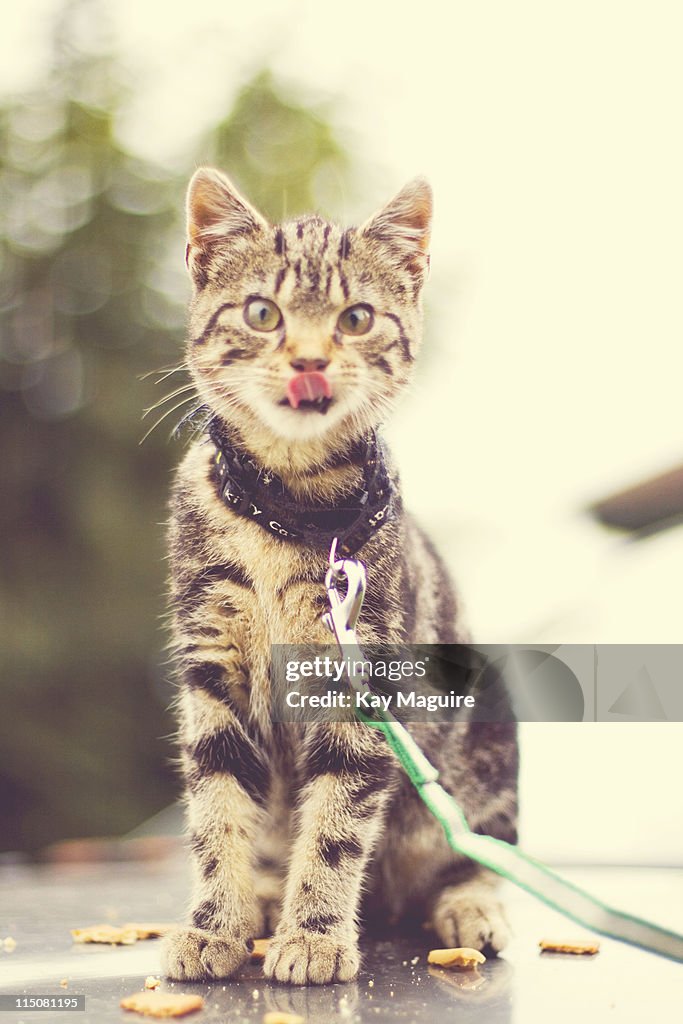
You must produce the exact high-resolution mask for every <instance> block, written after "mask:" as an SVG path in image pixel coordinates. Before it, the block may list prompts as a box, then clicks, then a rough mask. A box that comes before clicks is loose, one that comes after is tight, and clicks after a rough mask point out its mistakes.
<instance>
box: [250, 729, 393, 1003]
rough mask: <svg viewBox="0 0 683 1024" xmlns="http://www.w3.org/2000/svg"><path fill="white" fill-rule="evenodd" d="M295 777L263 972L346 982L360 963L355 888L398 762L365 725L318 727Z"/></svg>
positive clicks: (279, 977) (300, 980) (293, 979)
mask: <svg viewBox="0 0 683 1024" xmlns="http://www.w3.org/2000/svg"><path fill="white" fill-rule="evenodd" d="M300 773H301V782H302V791H301V800H300V805H299V809H298V834H297V836H296V838H295V841H294V845H293V849H292V854H291V859H290V867H289V875H288V878H287V887H286V891H285V899H284V908H283V914H282V919H281V922H280V925H279V927H278V930H277V932H276V934H275V938H274V939H273V941H272V942H271V944H270V947H269V949H268V953H267V954H266V960H265V965H264V971H265V974H266V977H268V978H273V979H274V980H276V981H281V982H290V983H292V984H295V985H304V984H326V983H328V982H334V981H349V980H350V979H351V978H353V977H355V975H356V973H357V971H358V966H359V953H358V925H357V921H356V915H357V910H358V902H359V897H360V892H361V887H362V884H363V880H364V874H365V870H366V867H367V864H368V859H369V857H370V854H371V852H372V850H373V847H374V846H375V844H376V842H377V839H378V838H379V835H380V832H381V829H382V825H383V819H384V812H385V810H386V806H387V802H388V800H389V799H390V795H391V792H392V789H393V784H394V780H395V777H396V773H397V765H396V762H395V760H394V758H393V755H392V754H391V753H390V751H389V749H388V748H387V746H386V743H385V741H384V738H383V737H382V736H381V735H379V734H378V733H377V731H376V730H374V729H373V728H371V727H370V726H365V725H362V724H360V723H355V724H352V725H344V726H333V725H324V726H318V727H316V728H315V730H313V731H312V732H311V733H310V734H309V736H308V737H307V742H306V744H305V747H304V750H303V751H302V755H301V760H300Z"/></svg>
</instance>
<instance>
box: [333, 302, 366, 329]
mask: <svg viewBox="0 0 683 1024" xmlns="http://www.w3.org/2000/svg"><path fill="white" fill-rule="evenodd" d="M374 319H375V318H374V315H373V312H372V306H366V305H365V303H364V302H361V303H359V304H358V305H357V306H349V308H348V309H345V310H344V312H343V313H342V314H341V316H340V317H339V320H338V321H337V326H338V327H339V330H340V331H341V332H342V334H355V335H357V334H367V333H368V331H369V330H370V328H371V327H372V324H373V321H374Z"/></svg>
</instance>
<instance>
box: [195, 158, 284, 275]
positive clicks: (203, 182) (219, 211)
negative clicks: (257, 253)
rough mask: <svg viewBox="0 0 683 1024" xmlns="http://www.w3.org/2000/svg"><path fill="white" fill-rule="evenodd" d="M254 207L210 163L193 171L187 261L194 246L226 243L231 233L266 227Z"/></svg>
mask: <svg viewBox="0 0 683 1024" xmlns="http://www.w3.org/2000/svg"><path fill="white" fill-rule="evenodd" d="M267 227H268V224H267V221H266V220H265V219H264V218H263V217H262V216H261V214H260V213H259V212H258V210H255V209H254V207H253V206H252V205H251V204H250V203H248V202H247V200H246V199H245V198H244V197H243V196H241V195H240V193H239V192H238V191H237V189H236V188H235V186H234V185H233V183H232V182H231V181H230V179H229V178H227V177H226V176H225V175H224V174H222V173H221V172H220V171H217V170H215V168H213V167H200V168H199V170H198V171H195V173H194V175H193V176H192V180H191V181H190V184H189V187H188V189H187V242H188V244H187V253H186V258H187V263H188V266H189V267H190V269H192V266H191V262H190V257H191V255H192V253H193V251H195V250H204V251H206V250H209V249H211V248H212V247H213V246H218V245H225V244H229V243H230V239H231V236H232V237H234V236H236V235H243V234H247V233H250V232H252V231H261V230H262V229H264V228H267Z"/></svg>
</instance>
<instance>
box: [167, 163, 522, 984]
mask: <svg viewBox="0 0 683 1024" xmlns="http://www.w3.org/2000/svg"><path fill="white" fill-rule="evenodd" d="M187 212H188V244H187V264H188V267H189V271H190V276H191V279H192V284H193V295H192V299H191V303H190V311H189V340H188V343H187V356H186V358H187V365H188V368H189V370H190V373H191V375H192V378H193V380H194V382H195V385H196V388H197V390H198V393H199V395H200V396H201V400H202V401H203V403H204V404H205V405H206V406H207V407H208V408H209V409H210V410H211V416H212V418H211V426H210V436H209V437H206V436H204V437H202V438H201V439H199V440H195V441H193V442H192V444H191V446H190V447H189V449H188V451H187V453H186V456H185V458H184V460H183V462H182V464H181V466H180V468H179V471H178V473H177V477H176V480H175V484H174V487H173V495H172V517H171V524H170V554H171V566H172V570H171V611H172V616H173V639H174V647H175V657H176V660H177V666H178V674H179V695H178V711H179V719H180V730H179V738H180V746H181V762H182V769H183V773H184V778H185V784H186V790H187V816H188V823H189V830H190V847H191V856H192V861H193V868H194V877H195V881H194V891H193V896H192V904H191V908H192V909H191V924H189V925H188V926H187V927H179V928H177V929H176V930H175V931H173V932H172V933H171V934H170V935H169V936H167V937H166V939H165V942H164V953H163V956H164V970H165V972H166V974H167V976H169V977H171V978H176V979H184V980H191V981H195V980H201V979H211V978H227V977H230V976H231V975H233V974H234V973H235V972H236V971H237V970H238V969H239V968H240V966H241V964H242V963H243V962H244V961H245V960H246V959H247V958H248V957H249V953H250V950H251V948H252V942H253V939H254V938H255V937H258V936H262V935H269V934H273V938H272V940H271V942H270V945H269V948H268V952H267V955H266V959H265V963H264V971H265V975H266V977H267V978H270V979H273V980H276V981H279V982H289V983H293V984H297V985H301V984H324V983H330V982H343V981H348V980H350V979H352V978H353V977H354V976H355V975H356V974H357V972H358V969H359V950H358V938H359V918H360V915H361V914H363V913H364V914H365V916H366V920H368V922H369V923H372V921H373V920H374V919H375V918H376V917H377V916H378V915H381V917H382V919H383V920H385V921H396V920H398V919H399V918H402V917H405V916H411V915H418V917H417V919H418V920H419V921H427V922H429V924H430V926H431V928H432V929H433V930H434V931H435V932H436V934H437V935H438V938H439V940H440V942H441V943H442V944H444V945H446V946H461V945H462V946H471V947H475V948H478V949H488V950H490V951H494V952H497V951H498V950H500V949H502V947H503V946H504V944H505V942H506V940H507V937H508V929H507V925H506V921H505V917H504V913H503V910H502V908H501V906H500V904H499V902H498V899H497V895H496V892H495V886H496V882H495V878H494V876H493V875H491V874H489V873H488V872H486V871H485V870H484V869H482V868H480V867H478V866H477V865H475V864H474V863H473V862H471V861H469V860H467V859H465V858H462V857H459V856H457V855H456V854H454V853H453V852H452V850H451V849H450V848H449V846H448V845H447V843H446V840H445V838H444V835H443V833H442V831H441V828H440V826H439V825H438V823H437V822H436V821H435V820H433V819H432V818H430V816H429V814H428V812H427V811H426V810H425V808H424V806H423V805H422V804H421V802H420V800H419V798H418V797H417V796H416V795H415V793H414V791H413V789H412V787H411V785H410V783H409V781H408V779H407V777H406V776H405V775H404V773H403V772H402V769H401V768H400V766H399V764H398V762H397V761H396V759H395V757H394V755H393V754H392V753H391V752H390V750H389V748H388V747H387V744H386V741H385V740H384V738H383V737H382V736H381V735H380V734H378V731H377V730H375V729H372V728H370V727H368V726H367V725H364V724H362V723H347V724H337V725H334V724H331V723H327V724H321V723H317V724H316V723H310V724H305V725H298V724H297V725H293V724H289V725H287V724H275V723H274V722H273V721H272V720H271V715H270V704H269V686H270V683H269V670H270V650H271V645H272V644H285V643H286V644H298V643H302V644H303V643H310V642H312V643H321V644H326V645H329V643H330V634H329V632H328V631H327V630H326V628H325V626H324V624H323V622H322V616H323V614H324V612H325V600H324V598H325V592H324V589H323V581H324V578H325V572H326V569H327V558H328V556H327V547H328V546H329V535H330V532H331V530H336V531H337V532H338V533H340V537H341V539H340V544H341V548H340V550H341V553H342V554H343V553H344V552H347V553H351V554H357V555H358V557H359V558H360V559H362V561H363V562H364V563H365V564H366V566H367V570H368V590H367V596H366V600H365V604H364V607H363V613H362V616H361V619H360V621H359V624H358V636H359V642H360V643H361V645H365V644H372V643H375V644H382V643H387V644H391V643H394V644H396V643H401V642H408V643H409V642H419V643H422V644H432V643H445V644H449V643H455V642H457V641H459V640H460V639H462V634H461V633H460V632H459V626H458V623H457V619H458V614H457V609H456V603H455V598H454V593H453V590H452V587H451V583H450V582H449V579H448V576H447V573H446V571H445V569H444V566H443V564H442V563H441V561H440V559H439V557H438V555H437V553H436V551H435V550H434V548H433V546H432V544H431V543H430V541H429V540H428V539H427V538H426V536H425V535H424V534H423V533H422V532H421V530H420V529H419V528H418V526H417V525H416V523H415V522H414V521H413V519H411V517H410V516H409V515H408V514H407V513H406V512H405V511H404V510H403V507H402V502H401V497H400V490H399V486H398V477H397V474H396V470H395V467H394V465H393V463H392V462H391V457H390V455H389V453H388V451H387V450H386V448H385V446H384V443H383V442H382V441H381V439H380V438H379V437H378V435H377V433H376V428H377V426H378V424H379V423H380V422H381V421H382V420H384V418H385V416H386V415H387V413H388V412H389V411H390V409H391V408H392V406H393V405H394V404H395V401H396V399H397V398H398V396H399V395H400V394H401V393H402V392H404V390H405V389H406V387H407V385H408V384H409V382H410V380H411V378H412V376H413V370H414V364H415V359H416V354H417V351H418V348H419V344H420V338H421V329H422V312H421V294H422V288H423V285H424V282H425V279H426V277H427V273H428V266H429V256H428V245H429V236H430V227H431V216H432V194H431V189H430V187H429V185H428V183H427V182H426V181H425V180H423V179H420V178H418V179H415V180H413V181H412V182H410V183H409V184H408V185H406V186H405V187H404V188H403V189H402V190H401V191H400V192H399V193H398V195H396V196H395V198H394V199H392V200H391V201H390V202H389V203H388V204H387V205H386V206H384V207H383V208H382V209H381V210H380V211H379V212H378V213H376V214H375V215H374V216H373V217H371V218H370V219H369V220H368V221H367V222H366V223H365V224H363V225H362V226H361V227H359V228H355V229H347V230H342V229H341V228H340V227H339V226H337V225H336V224H334V223H330V222H328V221H326V220H323V219H321V218H320V217H318V216H307V217H304V218H302V219H300V220H297V221H291V222H286V223H284V224H282V225H279V226H272V225H271V224H269V223H268V222H267V221H266V220H265V219H264V218H263V217H262V216H261V214H260V213H258V212H257V211H256V210H255V209H254V208H253V207H252V206H251V205H250V204H249V202H248V201H247V200H246V199H245V198H244V197H243V196H242V195H241V194H240V193H239V192H238V191H237V189H236V188H235V187H234V185H233V184H232V183H231V182H230V181H229V180H228V179H227V178H226V177H225V176H224V175H223V174H222V173H221V172H219V171H217V170H214V169H211V168H200V169H199V170H198V171H197V172H196V173H195V175H194V176H193V178H192V181H191V183H190V186H189V190H188V199H187ZM419 429H421V426H420V425H418V424H416V430H419ZM423 442H424V444H425V445H430V444H440V443H441V441H440V439H439V438H434V437H430V436H429V433H428V431H427V430H426V429H425V430H424V437H423ZM321 510H322V511H321ZM411 729H412V731H413V734H414V735H415V737H416V739H417V740H418V742H419V743H420V744H421V745H422V746H423V748H424V750H425V752H426V754H427V756H428V757H429V758H430V759H431V760H432V761H433V762H434V764H435V765H436V767H437V768H438V769H439V771H440V773H441V782H442V783H443V785H444V786H445V787H446V788H447V789H448V790H450V791H451V792H452V793H453V794H454V795H455V796H456V797H457V799H458V800H459V802H460V803H461V805H462V807H463V808H464V810H465V813H466V815H467V818H468V820H469V823H470V826H471V827H472V828H473V829H474V830H476V831H481V832H487V833H489V834H492V835H494V836H497V837H498V838H501V839H505V840H507V841H510V842H515V841H516V813H517V798H516V777H517V746H516V733H515V726H514V724H512V723H504V722H497V723H491V724H470V725H462V724H458V725H456V724H453V723H451V724H445V725H444V724H432V723H428V724H424V723H423V724H420V725H414V726H412V727H411ZM363 908H364V909H363Z"/></svg>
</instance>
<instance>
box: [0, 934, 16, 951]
mask: <svg viewBox="0 0 683 1024" xmlns="http://www.w3.org/2000/svg"><path fill="white" fill-rule="evenodd" d="M2 946H3V949H4V950H5V952H6V953H13V952H14V950H15V949H16V948H17V940H16V939H13V938H12V936H11V935H8V936H7V938H6V939H3V940H2Z"/></svg>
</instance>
